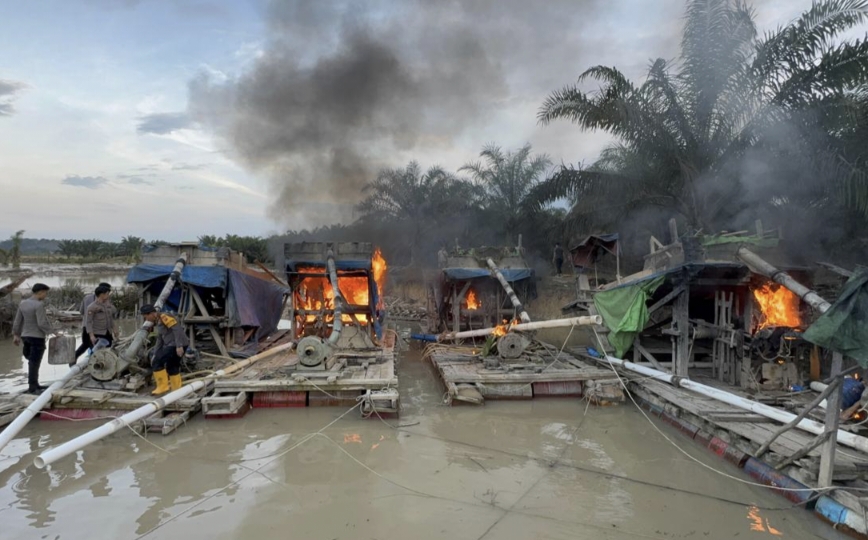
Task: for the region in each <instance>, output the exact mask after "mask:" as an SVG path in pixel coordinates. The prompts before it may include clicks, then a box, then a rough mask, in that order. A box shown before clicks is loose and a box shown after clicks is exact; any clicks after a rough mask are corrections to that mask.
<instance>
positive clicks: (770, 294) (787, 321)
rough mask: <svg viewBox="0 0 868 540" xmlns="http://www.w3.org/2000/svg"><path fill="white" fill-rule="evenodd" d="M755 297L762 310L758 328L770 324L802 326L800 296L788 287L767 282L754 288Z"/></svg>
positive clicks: (760, 328)
mask: <svg viewBox="0 0 868 540" xmlns="http://www.w3.org/2000/svg"><path fill="white" fill-rule="evenodd" d="M753 297H754V299H756V301H757V304H758V305H759V307H760V310H761V312H762V315H761V317H760V323H759V327H758V328H757V330H762V329H763V328H766V327H769V326H786V327H789V328H799V327H801V324H802V320H801V317H800V316H799V297H798V296H796V295H795V293H793V292H792V291H790V290H789V289H787V288H786V287H783V286H781V285H777V284H765V285H763V286H762V287H758V288H756V289H754V290H753Z"/></svg>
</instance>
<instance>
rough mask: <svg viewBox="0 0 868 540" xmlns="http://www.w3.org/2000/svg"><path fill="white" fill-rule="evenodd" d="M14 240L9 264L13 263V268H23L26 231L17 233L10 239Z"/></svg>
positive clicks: (9, 255)
mask: <svg viewBox="0 0 868 540" xmlns="http://www.w3.org/2000/svg"><path fill="white" fill-rule="evenodd" d="M9 239H10V240H12V247H11V248H10V249H9V254H8V258H9V262H11V263H12V268H21V243H22V241H23V240H24V231H23V230H21V231H17V232H16V233H15V234H13V235H12V236H10V237H9Z"/></svg>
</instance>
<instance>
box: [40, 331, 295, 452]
mask: <svg viewBox="0 0 868 540" xmlns="http://www.w3.org/2000/svg"><path fill="white" fill-rule="evenodd" d="M294 346H295V344H294V343H286V344H284V345H278V346H277V347H274V348H273V349H269V350H267V351H265V352H262V353H259V354H257V355H255V356H251V357H250V358H248V359H247V360H243V361H241V362H238V363H237V364H232V365H231V366H229V367H227V368H225V369H221V370H220V371H215V372H214V373H212V374H211V375H209V376H207V377H205V378H204V379H201V380H198V381H195V382H192V383H190V384H187V385H185V386H183V387H181V389H180V390H175V391H174V392H171V393H169V394H166V395H165V396H163V397H161V398H159V399H155V400H154V401H152V402H150V403H148V404H147V405H143V406H141V407H139V408H138V409H136V410H134V411H132V412H128V413H127V414H125V415H123V416H119V417H117V418H115V419H114V420H112V421H111V422H108V423H106V424H103V425H102V426H100V427H98V428H96V429H93V430H91V431H88V432H87V433H84V434H82V435H79V436H78V437H76V438H75V439H72V440H71V441H67V442H65V443H63V444H61V445H60V446H56V447H54V448H51V449H49V450H46V451H45V452H42V453H41V454H39V455H38V456H37V457H36V459H34V460H33V464H34V465H36V466H37V467H38V468H40V469H42V468H45V466H46V465H50V464H51V463H54V462H55V461H57V460H58V459H61V458H63V457H66V456H68V455H69V454H72V453H74V452H78V451H79V450H81V449H82V448H84V447H85V446H87V445H89V444H90V443H92V442H96V441H98V440H100V439H102V438H104V437H107V436H109V435H111V434H112V433H114V432H115V431H118V430H119V429H123V428H125V427H127V426H128V425H130V424H132V423H133V422H138V421H139V420H144V419H145V418H147V417H149V416H151V415H152V414H154V413H156V412H159V411H160V410H162V409H164V408H165V407H166V406H167V405H171V404H172V403H175V402H176V401H180V400H182V399H184V398H185V397H187V396H189V395H190V394H193V393H195V392H198V391H199V390H201V389H203V388H205V386H206V385H207V384H208V383H209V382H210V381H212V380H214V379H219V378H220V377H224V376H226V375H231V374H232V373H235V372H236V371H240V370H242V369H244V368H246V367H247V366H249V365H250V364H252V363H254V362H257V361H259V360H264V359H266V358H270V357H272V356H274V355H275V354H277V353H280V352H283V351H286V350H289V349H292V347H294Z"/></svg>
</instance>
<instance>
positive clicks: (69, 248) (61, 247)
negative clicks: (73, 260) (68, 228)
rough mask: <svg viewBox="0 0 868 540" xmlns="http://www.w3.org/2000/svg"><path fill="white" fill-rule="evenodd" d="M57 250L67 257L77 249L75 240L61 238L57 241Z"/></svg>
mask: <svg viewBox="0 0 868 540" xmlns="http://www.w3.org/2000/svg"><path fill="white" fill-rule="evenodd" d="M57 251H58V253H60V254H61V255H63V256H64V257H66V258H67V259H69V258H70V257H72V256H73V255H75V254H76V252H77V251H78V246H77V245H76V240H61V241H60V242H58V243H57Z"/></svg>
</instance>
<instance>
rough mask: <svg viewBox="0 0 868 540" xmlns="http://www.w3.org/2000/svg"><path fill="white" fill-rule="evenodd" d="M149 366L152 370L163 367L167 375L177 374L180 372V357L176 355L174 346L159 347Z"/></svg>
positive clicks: (159, 369) (158, 369)
mask: <svg viewBox="0 0 868 540" xmlns="http://www.w3.org/2000/svg"><path fill="white" fill-rule="evenodd" d="M151 368H152V369H153V370H154V371H161V370H164V369H165V370H166V373H168V374H169V375H177V374H179V373H181V357H180V356H178V353H177V352H176V351H175V347H161V348H160V350H158V351H157V354H155V355H154V361H153V362H152V363H151Z"/></svg>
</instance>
